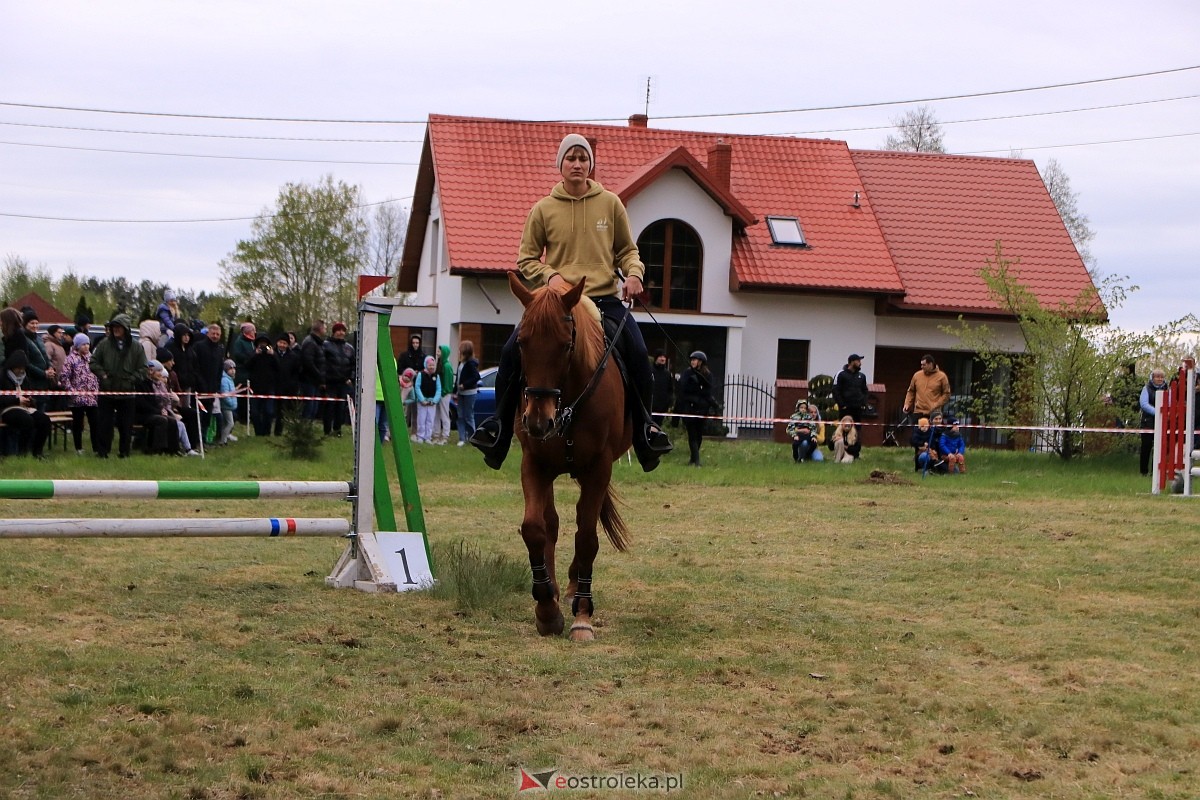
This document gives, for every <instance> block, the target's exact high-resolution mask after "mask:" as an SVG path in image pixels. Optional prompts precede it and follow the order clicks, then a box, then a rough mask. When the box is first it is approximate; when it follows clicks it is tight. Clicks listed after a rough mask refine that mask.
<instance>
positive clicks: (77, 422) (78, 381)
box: [62, 333, 100, 456]
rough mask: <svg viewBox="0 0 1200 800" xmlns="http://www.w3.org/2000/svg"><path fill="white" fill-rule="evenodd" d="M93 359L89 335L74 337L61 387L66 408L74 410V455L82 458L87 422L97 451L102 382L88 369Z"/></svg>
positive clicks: (80, 334) (64, 363)
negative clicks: (97, 409)
mask: <svg viewBox="0 0 1200 800" xmlns="http://www.w3.org/2000/svg"><path fill="white" fill-rule="evenodd" d="M91 360H92V340H91V339H90V338H88V335H87V334H86V333H77V334H75V339H74V340H73V341H72V342H71V352H70V353H68V354H67V360H66V361H64V362H63V371H62V387H63V389H65V390H66V391H67V392H69V394H68V395H67V408H68V409H69V410H70V411H71V436H72V437H73V438H74V440H75V454H76V455H80V456H81V455H83V423H84V420H87V427H88V437H89V438H90V439H91V440H92V452H97V450H96V419H97V417H96V392H98V391H100V381H99V379H98V378H97V377H96V373H94V372H92V370H91V368H90V367H89V366H88V365H89V363H90V362H91Z"/></svg>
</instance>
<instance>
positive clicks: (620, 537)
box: [600, 484, 629, 553]
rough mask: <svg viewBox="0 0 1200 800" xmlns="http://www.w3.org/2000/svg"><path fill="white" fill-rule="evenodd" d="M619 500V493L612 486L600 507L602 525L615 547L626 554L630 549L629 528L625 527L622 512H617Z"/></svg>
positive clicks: (605, 494)
mask: <svg viewBox="0 0 1200 800" xmlns="http://www.w3.org/2000/svg"><path fill="white" fill-rule="evenodd" d="M617 499H618V498H617V491H616V489H614V488H613V487H612V485H611V484H610V485H609V487H608V491H607V492H605V493H604V503H603V504H602V505H601V506H600V525H601V527H603V528H604V532H605V533H607V534H608V540H609V541H610V542H612V544H613V547H615V548H617V550H619V551H620V552H622V553H624V552H625V551H626V550H628V549H629V528H627V527H625V520H623V519H621V512H620V511H618V510H617Z"/></svg>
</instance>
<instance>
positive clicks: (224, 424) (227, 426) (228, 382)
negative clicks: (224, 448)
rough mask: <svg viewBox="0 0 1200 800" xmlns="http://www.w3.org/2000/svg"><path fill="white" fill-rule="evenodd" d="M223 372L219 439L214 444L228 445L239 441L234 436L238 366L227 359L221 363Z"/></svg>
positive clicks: (230, 359)
mask: <svg viewBox="0 0 1200 800" xmlns="http://www.w3.org/2000/svg"><path fill="white" fill-rule="evenodd" d="M221 370H222V371H221V398H220V400H219V401H218V402H219V407H220V414H221V420H220V422H219V423H218V426H217V439H216V441H215V442H214V444H219V445H226V444H229V443H230V442H236V441H237V440H238V438H237V437H236V436H234V435H233V424H234V422H233V412H234V411H236V410H237V394H236V393H237V389H238V387H237V385H235V384H234V382H233V376H234V375H236V374H237V364H235V363H234V362H233V359H232V358H227V359H225V360H224V361H223V362H221Z"/></svg>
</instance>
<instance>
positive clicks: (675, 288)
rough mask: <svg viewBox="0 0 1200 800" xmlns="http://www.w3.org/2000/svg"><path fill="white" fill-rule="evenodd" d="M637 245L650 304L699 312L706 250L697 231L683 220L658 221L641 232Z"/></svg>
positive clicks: (668, 308) (671, 309) (665, 308)
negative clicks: (644, 270) (701, 274)
mask: <svg viewBox="0 0 1200 800" xmlns="http://www.w3.org/2000/svg"><path fill="white" fill-rule="evenodd" d="M637 245H638V251H639V252H640V253H641V256H642V263H643V264H645V265H646V275H645V278H644V280H643V281H642V283H643V284H645V286H646V291H647V292H649V293H650V305H651V306H653V307H655V308H661V309H664V310H670V311H699V310H700V269H701V266H702V265H703V263H704V248H703V247H702V245H701V244H700V237H699V236H698V235H697V234H696V231H695V229H694V228H692V226H691V225H688V224H687V223H686V222H683V221H682V220H678V219H664V220H659V221H658V222H655V223H654V224H653V225H651V226H650V227H648V228H646V230H644V231H642V235H641V236H639V237H638V242H637Z"/></svg>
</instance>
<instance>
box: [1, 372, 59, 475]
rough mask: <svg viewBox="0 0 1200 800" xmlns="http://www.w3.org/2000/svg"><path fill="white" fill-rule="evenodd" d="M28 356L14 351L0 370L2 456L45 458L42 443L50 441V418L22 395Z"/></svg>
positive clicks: (26, 375)
mask: <svg viewBox="0 0 1200 800" xmlns="http://www.w3.org/2000/svg"><path fill="white" fill-rule="evenodd" d="M28 366H29V356H27V355H26V354H25V351H24V350H17V349H14V350H13V351H11V352H9V353H8V355H7V356H6V357H5V359H4V364H3V368H2V369H0V422H3V423H4V426H5V430H3V431H0V433H3V434H4V437H3V438H4V442H5V450H4V452H3V455H17V454H18V453H29V454H30V455H32V456H33V457H34V458H37V459H42V458H45V457H46V456H45V448H46V439H48V438H49V437H50V418H49V417H48V416H46V412H44V411H39V410H38V409H37V408H36V407H35V405H34V402H33V398H32V397H30V396H29V395H27V394H23V391H24V390H25V389H28V387H27V386H25V382H26V380H27V379H28Z"/></svg>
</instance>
